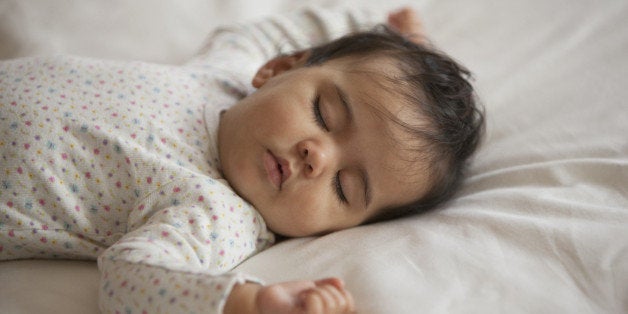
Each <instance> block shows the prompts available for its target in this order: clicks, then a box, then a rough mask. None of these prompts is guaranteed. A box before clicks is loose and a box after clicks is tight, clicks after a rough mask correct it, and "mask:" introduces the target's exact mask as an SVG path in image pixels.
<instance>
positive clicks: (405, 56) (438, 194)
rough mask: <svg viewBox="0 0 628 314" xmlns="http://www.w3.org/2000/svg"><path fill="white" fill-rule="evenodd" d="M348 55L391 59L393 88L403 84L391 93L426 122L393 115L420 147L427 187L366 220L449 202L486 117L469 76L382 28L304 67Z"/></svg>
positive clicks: (325, 50) (320, 50)
mask: <svg viewBox="0 0 628 314" xmlns="http://www.w3.org/2000/svg"><path fill="white" fill-rule="evenodd" d="M349 56H352V57H355V56H358V57H365V56H383V57H386V58H390V59H391V60H393V62H395V63H396V65H397V67H398V70H399V71H400V72H401V75H400V77H395V78H394V80H396V81H397V83H395V84H394V85H393V86H403V87H402V88H394V89H397V90H395V92H398V93H401V95H402V96H403V97H405V99H406V100H407V101H409V103H411V104H413V105H415V108H416V110H417V113H418V114H420V115H421V116H422V117H424V118H426V119H427V120H428V124H429V126H428V127H425V125H421V126H419V125H411V124H408V123H405V122H403V121H401V120H400V119H397V118H395V117H393V119H394V120H395V122H396V123H397V124H398V125H400V126H401V127H403V129H405V130H406V132H408V133H409V134H412V135H413V136H415V137H416V138H418V139H419V140H420V141H421V142H422V143H423V144H422V145H420V147H415V148H413V149H415V150H420V151H419V154H418V155H420V156H421V157H419V158H427V161H428V164H429V165H430V168H429V174H430V175H429V178H431V179H432V180H431V181H432V182H433V184H432V186H431V188H430V189H429V190H428V192H427V193H426V194H425V195H424V196H423V197H421V198H420V199H418V200H416V201H414V202H412V203H410V204H406V205H403V206H400V207H397V208H391V209H387V210H385V211H384V212H383V213H382V214H380V215H378V216H376V217H373V218H372V219H371V220H370V221H369V222H374V221H381V220H387V219H392V218H396V217H400V216H404V215H407V214H413V213H420V212H425V211H427V210H429V209H432V208H434V207H436V206H437V205H439V204H441V203H443V202H444V201H446V200H448V199H449V198H451V196H452V195H453V194H454V193H455V192H456V191H457V189H458V188H459V186H460V183H461V181H462V178H463V177H464V173H465V170H466V168H467V163H468V159H469V157H470V156H471V155H472V154H473V152H474V151H475V150H476V148H477V147H478V144H479V142H480V139H481V137H482V135H483V132H484V113H483V110H482V109H481V108H479V104H478V103H477V101H476V96H475V93H474V91H473V87H472V86H471V83H470V82H469V80H470V78H471V74H470V72H469V71H468V70H467V69H466V68H464V67H463V66H461V65H460V64H458V63H457V62H455V61H454V60H453V59H452V58H450V57H448V56H447V55H445V54H444V53H442V52H439V51H438V50H436V49H435V48H433V47H431V46H428V45H427V44H417V43H414V42H411V41H410V40H408V39H407V38H405V37H403V36H402V35H400V34H398V33H396V32H394V31H392V30H390V29H389V28H387V27H386V26H384V25H380V26H378V27H376V28H375V29H373V30H371V31H367V32H360V33H355V34H350V35H347V36H344V37H341V38H339V39H337V40H334V41H332V42H330V43H327V44H323V45H321V46H317V47H314V48H312V49H311V50H310V55H309V57H308V60H307V61H306V66H316V65H320V64H323V63H324V62H327V61H330V60H333V59H338V58H341V57H349ZM364 60H367V59H366V58H365V59H364ZM399 80H402V82H398V81H399ZM399 89H400V90H399ZM425 143H427V144H425ZM426 155H427V156H426ZM423 160H425V159H423Z"/></svg>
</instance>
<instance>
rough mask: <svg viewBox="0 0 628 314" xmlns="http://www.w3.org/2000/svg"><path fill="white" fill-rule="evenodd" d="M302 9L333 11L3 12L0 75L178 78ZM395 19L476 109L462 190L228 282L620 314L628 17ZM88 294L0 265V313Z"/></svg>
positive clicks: (548, 11)
mask: <svg viewBox="0 0 628 314" xmlns="http://www.w3.org/2000/svg"><path fill="white" fill-rule="evenodd" d="M312 3H315V4H323V5H328V4H329V3H331V1H307V2H293V1H287V0H286V1H278V0H277V1H250V2H249V1H243V0H240V1H229V2H226V1H224V2H223V1H219V0H214V1H211V0H202V1H201V0H194V1H188V2H182V1H171V2H169V1H165V0H164V1H149V0H138V1H122V0H117V1H96V0H91V1H82V2H80V4H77V3H75V2H73V1H46V0H19V1H18V0H4V1H2V2H0V58H10V57H16V56H25V55H36V54H49V53H73V54H81V55H89V56H96V57H106V58H115V59H142V60H148V61H155V62H165V63H178V62H181V61H183V60H185V59H186V58H188V57H189V56H190V55H191V54H193V52H194V50H195V49H196V48H197V47H198V46H199V45H200V44H201V42H202V39H203V38H204V36H205V34H206V33H207V31H208V29H209V28H211V27H213V26H215V25H217V24H220V23H225V22H230V21H242V20H245V19H248V18H257V17H258V16H259V14H267V13H276V12H282V11H285V10H289V9H295V8H297V7H299V6H303V5H305V4H312ZM402 3H404V2H401V1H392V2H388V3H387V4H380V3H379V1H376V0H367V1H358V0H355V1H347V2H346V3H345V4H347V5H367V6H372V7H378V8H392V7H396V6H398V5H400V4H402ZM409 4H410V5H412V6H414V7H416V8H417V9H419V10H420V12H421V15H422V16H423V18H424V21H425V25H426V28H427V31H428V33H429V34H430V36H431V38H432V39H433V41H434V42H435V43H436V44H437V45H438V46H440V47H442V48H443V50H445V51H447V52H449V53H450V54H452V55H453V56H454V57H455V58H457V59H458V60H461V61H462V62H463V63H464V64H466V65H467V66H468V67H469V68H471V69H472V70H473V72H474V73H475V76H476V79H477V87H478V91H479V94H480V96H481V98H482V101H483V103H484V104H485V106H486V111H487V115H488V119H487V123H488V130H487V139H486V141H485V142H484V144H483V146H482V148H481V149H480V151H479V154H478V155H477V156H476V158H475V160H474V163H473V166H472V168H471V175H470V177H469V179H468V180H467V182H466V183H465V184H464V187H463V190H462V191H461V192H460V193H459V195H458V197H457V198H456V199H455V200H454V201H453V202H451V203H449V204H447V205H446V206H444V207H443V208H442V209H440V210H438V211H434V212H431V213H428V214H425V215H421V216H417V217H410V218H405V219H402V220H398V221H394V222H387V223H381V224H376V225H370V226H364V227H359V228H355V229H352V230H346V231H342V232H338V233H334V234H330V235H328V236H324V237H321V238H306V239H295V240H290V241H286V242H283V243H280V244H278V245H276V246H274V247H272V248H271V249H269V250H267V251H265V252H262V253H261V254H259V255H257V256H255V257H253V258H251V259H249V260H248V261H246V262H245V263H243V264H242V265H241V266H239V269H240V270H243V271H247V272H250V273H252V274H254V275H257V276H259V277H261V278H263V279H265V280H267V281H268V282H278V281H283V280H291V279H299V278H318V277H321V276H328V275H333V276H340V277H342V278H344V279H345V280H346V281H347V284H348V286H349V289H350V290H351V291H352V292H353V293H354V295H355V297H356V300H357V305H358V309H359V312H360V313H504V312H507V313H626V312H628V100H627V99H628V88H627V87H628V78H627V77H626V76H627V74H628V2H627V1H614V0H606V1H584V0H582V1H566V0H555V1H542V0H532V1H514V0H513V1H497V0H479V1H473V2H471V1H465V2H462V1H454V0H425V1H415V2H411V3H409ZM148 8H150V10H148ZM97 280H98V272H97V269H96V266H95V263H92V262H69V261H15V262H2V263H0V283H1V284H0V313H44V312H47V313H91V312H94V313H95V312H97V303H96V300H97Z"/></svg>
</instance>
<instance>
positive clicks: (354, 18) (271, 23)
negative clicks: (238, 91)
mask: <svg viewBox="0 0 628 314" xmlns="http://www.w3.org/2000/svg"><path fill="white" fill-rule="evenodd" d="M381 21H384V19H383V15H381V14H377V13H374V12H373V11H371V10H368V9H361V10H357V9H342V8H335V9H325V8H307V9H303V10H300V11H295V12H292V13H289V14H282V15H277V16H272V17H268V18H266V19H264V20H261V21H259V22H256V23H248V24H247V23H245V24H234V25H230V26H224V27H220V28H218V29H217V30H215V31H214V32H213V33H212V34H211V35H210V36H209V37H208V39H207V40H206V43H205V44H204V46H203V48H202V49H201V50H200V52H199V54H198V55H197V56H196V57H195V58H193V59H192V60H191V61H190V62H189V63H188V65H197V66H201V67H207V68H211V69H213V70H215V71H223V72H227V73H230V74H231V76H232V77H237V78H239V79H240V81H239V82H237V83H238V84H244V85H245V86H247V87H248V85H249V82H250V80H251V79H252V78H253V75H254V74H255V72H256V71H257V69H258V68H259V67H261V66H262V65H263V64H264V63H265V62H266V61H268V60H270V59H272V58H274V57H275V56H277V55H280V54H285V53H290V52H293V51H298V50H302V49H306V48H309V47H312V46H315V45H318V44H321V43H324V42H327V41H331V40H333V39H335V38H338V37H341V36H342V35H345V34H348V33H352V32H357V31H363V30H367V29H370V28H372V27H373V26H375V25H376V24H377V23H379V22H381Z"/></svg>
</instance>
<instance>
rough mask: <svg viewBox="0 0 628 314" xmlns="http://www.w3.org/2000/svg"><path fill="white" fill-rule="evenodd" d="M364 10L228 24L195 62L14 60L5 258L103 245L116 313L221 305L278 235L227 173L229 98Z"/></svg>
mask: <svg viewBox="0 0 628 314" xmlns="http://www.w3.org/2000/svg"><path fill="white" fill-rule="evenodd" d="M361 19H362V20H363V19H365V16H360V15H359V14H355V13H346V12H330V11H323V10H308V11H305V12H300V13H295V14H292V15H288V16H282V17H275V18H272V19H269V20H266V21H262V22H259V23H256V24H251V25H242V26H234V27H231V28H224V29H221V30H219V31H217V32H216V33H215V34H214V35H213V36H212V37H210V39H209V41H208V44H207V45H206V48H205V49H204V51H203V52H202V53H201V54H199V56H198V57H196V58H195V59H194V60H192V61H190V62H189V63H187V64H185V65H182V66H169V65H158V64H148V63H142V62H117V61H104V60H96V59H88V58H78V57H70V56H56V57H38V58H26V59H17V60H11V61H3V62H1V63H0V174H1V175H0V260H9V259H20V258H69V259H98V265H99V268H100V270H101V275H102V276H101V286H100V289H101V291H100V307H101V310H102V311H103V312H107V313H201V312H203V313H207V312H211V313H220V312H222V308H223V306H224V303H225V301H226V297H227V296H228V294H229V293H230V291H231V288H232V287H233V285H235V284H236V283H240V282H244V281H247V280H249V281H256V279H255V278H251V277H250V276H247V275H245V274H240V273H237V272H232V271H231V270H232V269H233V268H234V267H236V266H237V265H238V264H240V263H241V262H242V261H244V260H245V259H246V258H248V257H250V256H252V255H253V254H255V253H257V252H259V251H260V250H263V249H264V248H267V247H268V246H269V245H271V244H272V242H273V240H274V237H273V235H272V233H271V232H270V231H269V230H267V228H266V225H265V223H264V220H263V218H262V217H261V216H260V215H259V213H258V212H257V211H256V210H255V209H254V208H253V207H252V206H251V204H249V203H247V202H246V201H245V200H244V199H242V198H240V197H239V196H238V195H236V194H235V193H234V192H233V190H232V189H231V188H230V187H229V185H228V183H227V182H226V181H225V180H224V179H223V178H222V176H221V173H220V162H219V160H218V147H217V128H218V122H219V119H220V112H221V111H223V110H226V109H228V108H229V106H231V105H233V104H234V103H235V102H237V101H238V99H240V98H241V97H243V96H245V95H246V94H247V92H249V90H248V89H249V88H248V87H247V86H248V84H247V81H248V80H250V79H251V78H252V77H253V74H254V73H255V71H256V69H257V68H258V67H259V66H260V65H261V64H263V62H264V61H266V60H268V59H270V58H272V57H273V56H274V55H277V54H278V53H280V52H281V51H280V50H281V49H303V48H305V47H307V46H309V45H311V44H313V43H317V42H320V41H323V40H328V39H329V38H330V37H335V36H333V35H334V34H341V33H343V32H346V31H348V30H354V29H357V28H358V26H359V25H360V23H358V21H360V20H361ZM322 21H328V22H324V23H323V22H322ZM278 47H281V49H279V48H278Z"/></svg>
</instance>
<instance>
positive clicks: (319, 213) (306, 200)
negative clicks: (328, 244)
mask: <svg viewBox="0 0 628 314" xmlns="http://www.w3.org/2000/svg"><path fill="white" fill-rule="evenodd" d="M329 204H330V202H329V200H328V198H327V194H326V193H325V191H321V190H320V189H307V191H305V192H304V191H299V192H295V193H292V194H291V195H290V197H286V198H283V199H282V200H281V205H280V206H281V208H282V209H283V212H282V216H283V217H282V219H283V221H284V223H285V224H286V226H285V227H286V228H289V229H290V230H291V231H293V234H294V233H298V235H299V236H309V235H313V234H316V233H319V232H321V231H326V230H328V229H329V228H331V227H332V226H331V223H332V222H333V220H331V218H333V215H332V213H331V212H330V209H329Z"/></svg>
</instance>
